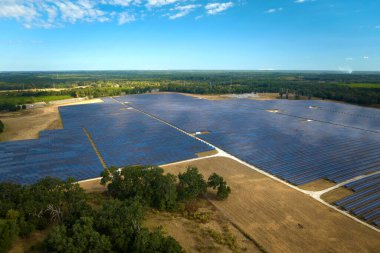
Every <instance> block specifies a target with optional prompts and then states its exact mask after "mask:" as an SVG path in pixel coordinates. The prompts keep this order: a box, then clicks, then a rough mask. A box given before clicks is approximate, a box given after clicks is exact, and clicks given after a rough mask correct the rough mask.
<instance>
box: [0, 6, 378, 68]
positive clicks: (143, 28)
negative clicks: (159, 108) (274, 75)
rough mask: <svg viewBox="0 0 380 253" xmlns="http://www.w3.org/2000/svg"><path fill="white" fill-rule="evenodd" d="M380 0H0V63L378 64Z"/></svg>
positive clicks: (150, 65)
mask: <svg viewBox="0 0 380 253" xmlns="http://www.w3.org/2000/svg"><path fill="white" fill-rule="evenodd" d="M379 13H380V1H379V0H361V1H358V0H337V1H332V0H281V1H280V0H225V1H222V0H215V1H214V0H77V1H75V0H0V71H7V70H109V69H110V70H129V69H133V70H134V69H244V70H245V69H249V70H262V69H274V70H341V71H351V70H353V71H356V70H372V71H380V14H379Z"/></svg>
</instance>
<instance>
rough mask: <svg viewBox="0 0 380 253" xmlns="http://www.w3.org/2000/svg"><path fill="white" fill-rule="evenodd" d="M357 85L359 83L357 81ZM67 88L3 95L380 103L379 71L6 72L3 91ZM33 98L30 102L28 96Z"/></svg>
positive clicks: (1, 95) (0, 77) (0, 81)
mask: <svg viewBox="0 0 380 253" xmlns="http://www.w3.org/2000/svg"><path fill="white" fill-rule="evenodd" d="M355 84H358V85H355ZM32 88H33V89H36V88H69V89H67V90H63V91H39V92H31V91H29V92H26V91H19V92H6V93H0V104H1V103H4V98H5V97H6V96H8V99H7V100H8V101H6V102H8V104H9V103H10V104H13V105H15V104H20V103H17V102H16V100H15V101H9V97H24V98H25V97H35V98H37V97H47V96H70V97H85V96H88V97H102V96H114V95H121V94H138V93H145V92H149V91H152V90H157V89H159V90H160V91H171V92H186V93H197V94H226V93H250V92H259V93H261V92H263V93H272V92H274V93H280V94H282V95H284V96H283V97H287V96H286V94H294V95H295V96H293V97H294V98H312V97H317V98H321V99H332V100H338V101H344V102H349V103H354V104H360V105H379V104H380V73H378V72H368V73H365V72H358V73H353V74H344V73H335V72H303V73H297V72H259V71H82V72H58V73H53V72H3V73H0V90H22V89H32ZM27 101H29V100H27ZM0 110H1V107H0Z"/></svg>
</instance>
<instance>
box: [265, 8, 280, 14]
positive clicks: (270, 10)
mask: <svg viewBox="0 0 380 253" xmlns="http://www.w3.org/2000/svg"><path fill="white" fill-rule="evenodd" d="M282 10H283V9H282V8H272V9H268V10H267V11H266V13H268V14H271V13H275V12H278V11H282Z"/></svg>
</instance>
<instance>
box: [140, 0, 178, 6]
mask: <svg viewBox="0 0 380 253" xmlns="http://www.w3.org/2000/svg"><path fill="white" fill-rule="evenodd" d="M179 1H180V0H148V3H147V4H146V5H147V6H148V7H161V6H164V5H169V4H174V3H176V2H179Z"/></svg>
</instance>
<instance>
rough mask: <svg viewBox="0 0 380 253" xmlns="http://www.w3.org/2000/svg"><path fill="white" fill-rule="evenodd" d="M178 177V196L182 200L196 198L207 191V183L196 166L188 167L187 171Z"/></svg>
mask: <svg viewBox="0 0 380 253" xmlns="http://www.w3.org/2000/svg"><path fill="white" fill-rule="evenodd" d="M178 179H179V184H178V198H179V200H181V201H186V200H192V199H195V198H197V197H198V196H199V195H200V194H203V193H206V191H207V183H206V181H205V180H204V179H203V175H202V174H200V173H199V172H198V168H196V167H188V168H187V169H186V172H184V173H182V174H181V173H180V174H179V175H178Z"/></svg>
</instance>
